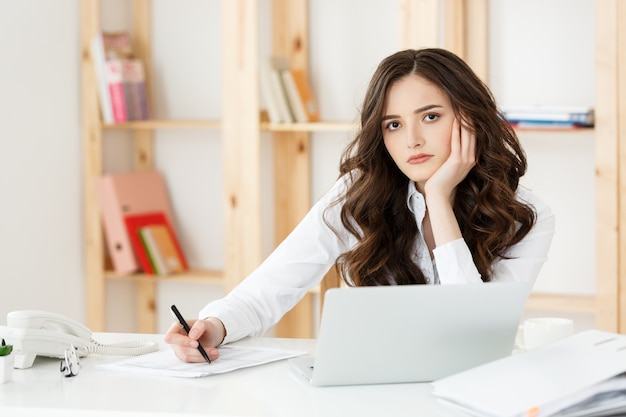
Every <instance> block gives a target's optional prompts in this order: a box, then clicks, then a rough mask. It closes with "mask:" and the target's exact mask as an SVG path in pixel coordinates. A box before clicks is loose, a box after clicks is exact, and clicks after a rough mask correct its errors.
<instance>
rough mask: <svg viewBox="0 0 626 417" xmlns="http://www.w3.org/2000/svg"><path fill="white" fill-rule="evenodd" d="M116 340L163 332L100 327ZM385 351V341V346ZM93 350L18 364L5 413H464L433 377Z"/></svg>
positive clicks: (91, 416) (3, 395) (267, 341)
mask: <svg viewBox="0 0 626 417" xmlns="http://www.w3.org/2000/svg"><path fill="white" fill-rule="evenodd" d="M94 339H95V340H97V341H99V342H101V343H112V342H120V341H127V340H133V339H149V340H156V341H158V342H159V343H160V345H161V346H162V348H163V349H169V347H168V346H167V345H166V344H164V343H163V341H162V339H163V336H162V335H137V334H112V333H95V334H94ZM239 343H242V344H253V345H262V346H274V347H279V348H285V349H297V350H305V351H307V352H310V353H314V350H315V341H314V340H308V339H271V338H258V339H246V340H244V341H241V342H239ZM381 350H383V351H384V349H381ZM119 359H120V358H119V357H116V356H100V355H91V356H88V357H86V358H82V359H81V370H80V374H79V375H78V376H76V377H72V378H65V377H63V376H62V374H61V373H60V372H59V360H58V359H52V358H42V357H38V358H37V359H35V363H34V365H33V367H32V368H30V369H23V370H20V369H15V370H14V372H13V381H11V382H9V383H6V384H0V416H11V417H31V416H37V417H41V416H51V417H57V416H59V417H60V416H70V417H71V416H83V417H100V416H116V417H120V416H132V417H143V416H146V417H147V416H157V415H158V416H160V417H169V416H180V415H204V416H207V415H208V416H248V417H252V416H285V417H294V416H316V417H324V416H359V417H368V416H372V417H374V416H375V417H381V416H428V417H441V416H446V417H450V416H459V415H460V414H458V413H456V412H453V411H452V410H451V409H448V408H446V407H444V406H443V405H440V404H439V403H438V402H437V401H436V400H435V399H434V398H433V397H432V396H431V395H430V391H431V389H430V385H428V384H393V385H367V386H350V387H313V386H311V385H309V384H308V383H307V382H306V381H305V380H303V379H302V378H301V377H300V376H298V375H297V374H296V373H295V372H294V371H292V369H291V365H290V364H289V363H287V361H279V362H275V363H271V364H267V365H261V366H258V367H254V368H248V369H241V370H238V371H234V372H231V373H227V374H222V375H214V376H209V377H205V378H195V379H184V378H167V377H146V376H139V375H134V374H126V373H118V372H112V371H104V370H100V369H95V368H94V365H95V364H97V363H103V362H110V361H114V360H119Z"/></svg>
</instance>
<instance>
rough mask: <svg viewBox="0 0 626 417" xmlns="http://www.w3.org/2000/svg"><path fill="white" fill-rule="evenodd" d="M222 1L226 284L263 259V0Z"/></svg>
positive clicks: (242, 275)
mask: <svg viewBox="0 0 626 417" xmlns="http://www.w3.org/2000/svg"><path fill="white" fill-rule="evenodd" d="M221 7H222V39H227V40H228V44H226V43H225V44H224V48H222V77H223V83H222V84H223V85H224V86H225V89H224V91H223V94H222V96H223V97H222V148H223V155H224V166H225V172H224V181H225V184H224V189H225V210H224V211H225V217H226V219H225V221H226V227H225V235H226V236H225V239H226V242H225V245H226V246H225V247H226V255H225V267H224V277H225V289H226V291H229V290H231V289H232V288H233V287H234V286H235V285H237V284H238V283H239V282H240V281H241V280H242V279H243V278H245V277H246V275H248V274H249V273H250V272H252V270H253V269H254V268H256V267H257V266H258V265H259V264H260V263H261V260H262V253H261V191H260V190H261V183H260V178H261V151H260V142H261V139H260V138H261V134H260V131H259V123H260V118H259V106H258V103H259V82H258V70H259V69H258V55H259V53H258V0H224V1H222V3H221Z"/></svg>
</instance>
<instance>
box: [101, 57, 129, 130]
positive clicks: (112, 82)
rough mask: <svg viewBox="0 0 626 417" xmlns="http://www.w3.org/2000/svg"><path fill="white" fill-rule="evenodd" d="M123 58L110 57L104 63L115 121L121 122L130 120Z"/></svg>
mask: <svg viewBox="0 0 626 417" xmlns="http://www.w3.org/2000/svg"><path fill="white" fill-rule="evenodd" d="M123 65H124V60H123V59H118V58H115V59H109V60H107V61H106V62H105V63H104V74H105V82H106V85H107V87H108V88H107V89H108V93H109V98H110V101H111V111H112V112H113V122H114V123H120V122H125V121H126V120H128V114H127V111H126V94H125V90H127V88H124V78H123V71H124V70H123Z"/></svg>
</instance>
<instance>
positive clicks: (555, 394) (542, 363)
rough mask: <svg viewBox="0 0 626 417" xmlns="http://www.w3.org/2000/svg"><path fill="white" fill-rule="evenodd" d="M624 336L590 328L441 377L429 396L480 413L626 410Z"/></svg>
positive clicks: (510, 415) (507, 415) (518, 415)
mask: <svg viewBox="0 0 626 417" xmlns="http://www.w3.org/2000/svg"><path fill="white" fill-rule="evenodd" d="M624 372H626V336H625V335H620V334H617V333H610V332H602V331H599V330H588V331H585V332H581V333H577V334H575V335H573V336H570V337H567V338H565V339H563V340H560V341H558V342H554V343H551V344H548V345H545V346H541V347H539V348H536V349H533V350H530V351H528V352H523V353H519V354H516V355H513V356H509V357H507V358H503V359H500V360H497V361H494V362H490V363H488V364H485V365H481V366H479V367H476V368H473V369H470V370H468V371H464V372H461V373H458V374H456V375H452V376H449V377H446V378H442V379H440V380H438V381H435V382H433V383H432V386H433V395H435V396H436V397H437V398H440V399H441V400H443V401H444V402H446V403H448V404H450V405H451V406H453V407H458V408H461V409H463V410H465V411H466V412H469V413H471V414H473V415H478V416H481V417H488V416H490V417H491V416H493V417H546V416H554V415H558V416H567V417H578V416H585V417H587V416H606V415H612V416H613V415H620V414H619V413H618V414H615V412H616V411H618V410H622V411H623V410H624V409H626V377H624Z"/></svg>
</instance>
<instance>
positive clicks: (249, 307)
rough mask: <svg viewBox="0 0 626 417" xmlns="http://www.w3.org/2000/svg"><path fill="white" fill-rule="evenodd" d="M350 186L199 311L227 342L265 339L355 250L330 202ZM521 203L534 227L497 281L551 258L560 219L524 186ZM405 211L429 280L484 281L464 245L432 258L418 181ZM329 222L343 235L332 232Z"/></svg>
mask: <svg viewBox="0 0 626 417" xmlns="http://www.w3.org/2000/svg"><path fill="white" fill-rule="evenodd" d="M346 185H347V184H346V181H345V177H344V178H342V179H339V180H338V181H337V182H336V183H335V184H334V186H333V187H332V188H331V189H330V190H329V191H328V192H327V193H326V194H325V195H324V196H323V197H322V198H321V199H320V200H319V201H318V202H317V203H316V204H315V205H314V206H313V207H312V208H311V210H310V211H309V212H308V214H307V215H306V216H305V217H304V219H303V220H302V221H301V222H300V223H299V224H298V225H297V226H296V228H295V229H294V230H293V231H292V232H291V233H290V234H289V236H287V238H285V240H284V241H283V242H282V243H281V244H280V245H279V246H278V247H277V248H276V249H275V250H274V251H273V252H272V253H271V254H270V255H269V256H268V257H267V259H266V260H265V261H264V262H263V263H262V264H261V265H260V266H259V267H258V268H257V269H256V270H254V271H253V272H252V273H251V274H250V275H249V276H248V277H247V278H246V279H245V280H243V281H242V282H241V283H240V284H239V285H238V286H237V287H235V288H234V289H233V290H232V291H231V292H230V293H229V294H228V295H226V297H224V298H222V299H219V300H216V301H213V302H211V303H209V304H208V305H207V306H205V307H204V308H203V309H202V310H201V311H200V313H199V317H200V318H207V317H218V318H219V319H220V320H221V321H222V322H223V323H224V326H225V328H226V331H227V336H226V339H225V340H224V343H227V342H232V341H235V340H239V339H241V338H243V337H246V336H260V335H263V334H265V333H266V332H267V331H268V330H269V329H270V328H271V327H272V326H273V325H274V324H276V323H277V322H278V320H280V318H281V317H282V316H283V315H284V314H285V313H286V312H288V311H289V310H290V309H291V308H292V307H294V306H295V305H296V304H297V303H298V301H300V300H301V299H302V298H303V297H304V296H305V294H306V292H307V291H308V290H309V289H310V288H312V287H314V286H315V285H317V284H318V283H319V282H320V281H321V280H322V278H323V277H324V275H325V274H326V272H328V270H329V269H330V268H331V267H332V266H333V265H334V263H335V260H336V259H337V258H338V256H339V255H341V254H342V253H344V252H346V251H347V250H348V249H349V248H351V247H353V246H354V245H355V244H356V238H355V237H354V236H353V235H351V234H350V233H348V232H347V231H346V229H345V228H344V226H343V224H342V223H341V219H340V215H339V214H340V210H341V207H340V205H337V204H335V205H333V204H332V203H333V202H334V201H335V200H336V198H337V197H339V196H340V195H342V194H343V192H344V191H345V189H346ZM517 198H518V199H519V200H520V201H524V202H526V203H528V204H530V205H531V206H533V207H534V209H535V211H536V213H537V222H536V224H535V225H534V227H533V228H532V229H531V231H530V232H529V233H528V234H527V235H526V236H525V237H524V239H523V240H522V241H520V242H519V243H518V244H516V245H515V246H513V247H511V248H509V250H508V251H507V253H506V255H507V256H506V258H507V259H499V260H497V261H495V262H494V265H493V271H494V274H493V276H492V281H525V282H528V283H529V284H530V285H531V286H532V284H534V282H535V280H536V278H537V275H538V274H539V271H540V269H541V267H542V266H543V264H544V262H545V261H546V260H547V257H548V251H549V248H550V244H551V242H552V237H553V235H554V231H555V219H554V214H553V213H552V211H551V209H550V207H548V206H547V205H546V204H545V203H544V202H543V201H542V200H541V199H539V198H538V197H536V196H535V195H533V194H532V193H530V192H528V191H527V190H525V189H522V188H520V189H519V190H518V191H517ZM407 205H408V207H409V209H410V210H411V211H412V212H413V213H414V215H415V220H416V222H417V225H418V227H419V230H420V234H419V236H418V241H417V244H416V250H415V256H414V260H415V262H416V263H417V264H418V265H419V267H420V268H421V270H422V271H423V273H424V275H425V277H426V278H427V279H428V282H429V283H432V284H442V285H444V284H445V285H447V284H466V283H481V282H482V280H481V278H480V274H479V273H478V270H477V269H476V266H475V265H474V261H473V260H472V255H471V253H470V251H469V248H468V247H467V245H466V243H465V241H464V240H463V239H457V240H455V241H452V242H449V243H446V244H445V245H442V246H439V247H437V248H435V250H434V251H433V253H434V259H431V257H430V254H429V252H428V247H427V246H426V243H425V242H424V239H423V233H422V220H423V218H424V215H425V213H426V204H425V202H424V197H423V196H422V195H421V194H420V193H419V192H418V191H417V189H416V187H415V184H414V183H413V182H410V183H409V189H408V193H407ZM329 207H330V209H329V210H326V209H327V208H329ZM324 216H325V218H326V221H327V222H328V223H330V224H331V225H332V227H333V228H334V229H335V231H337V232H338V233H339V236H338V235H337V234H335V232H334V231H333V230H331V228H329V226H328V225H327V224H326V222H325V221H324Z"/></svg>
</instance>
